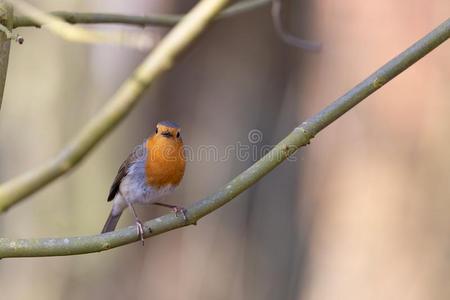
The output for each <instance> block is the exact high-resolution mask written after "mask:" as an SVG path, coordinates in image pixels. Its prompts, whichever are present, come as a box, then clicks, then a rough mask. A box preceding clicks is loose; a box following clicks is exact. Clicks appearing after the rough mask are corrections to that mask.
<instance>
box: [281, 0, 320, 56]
mask: <svg viewBox="0 0 450 300" xmlns="http://www.w3.org/2000/svg"><path fill="white" fill-rule="evenodd" d="M281 11H282V2H281V0H273V1H272V19H273V26H274V27H275V31H276V32H277V34H278V35H279V36H280V38H281V40H283V42H285V43H286V44H288V45H290V46H293V47H297V48H300V49H304V50H307V51H311V52H317V51H320V48H321V44H320V43H318V42H314V41H308V40H304V39H300V38H298V37H296V36H294V35H292V34H291V33H289V32H288V31H287V30H286V29H285V28H284V26H283V21H282V18H281Z"/></svg>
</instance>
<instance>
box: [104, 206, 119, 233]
mask: <svg viewBox="0 0 450 300" xmlns="http://www.w3.org/2000/svg"><path fill="white" fill-rule="evenodd" d="M121 215H122V212H120V213H119V214H117V215H113V212H112V210H111V213H110V214H109V217H108V220H106V223H105V226H103V230H102V233H105V232H110V231H114V229H116V226H117V223H118V222H119V219H120V216H121Z"/></svg>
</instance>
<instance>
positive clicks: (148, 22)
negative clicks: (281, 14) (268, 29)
mask: <svg viewBox="0 0 450 300" xmlns="http://www.w3.org/2000/svg"><path fill="white" fill-rule="evenodd" d="M270 2H271V0H247V1H241V2H237V3H235V4H233V5H232V6H230V7H229V8H227V9H225V10H224V11H223V12H222V13H220V14H219V15H218V16H217V17H216V20H219V19H223V18H228V17H232V16H235V15H238V14H241V13H245V12H248V11H251V10H254V9H256V8H259V7H263V6H266V5H268V4H270ZM50 14H52V15H54V16H56V17H59V18H61V19H63V20H64V21H66V22H68V23H71V24H126V25H136V26H164V27H171V26H175V25H176V24H177V23H178V22H179V21H180V20H181V19H182V18H183V17H184V16H183V15H169V14H155V15H145V16H130V15H121V14H108V13H76V12H66V11H56V12H52V13H50ZM40 25H41V24H39V23H37V22H36V21H34V20H33V19H31V18H30V17H27V16H16V17H14V28H17V27H30V26H31V27H39V26H40Z"/></svg>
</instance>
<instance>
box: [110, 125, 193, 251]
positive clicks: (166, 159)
mask: <svg viewBox="0 0 450 300" xmlns="http://www.w3.org/2000/svg"><path fill="white" fill-rule="evenodd" d="M185 165H186V159H185V156H184V149H183V140H182V139H181V135H180V126H178V125H177V124H176V123H174V122H170V121H162V122H159V123H158V124H157V125H156V130H155V133H154V134H153V135H152V136H151V137H149V138H148V139H147V140H145V141H144V143H143V144H141V145H138V146H137V147H136V148H134V150H133V151H132V152H131V153H130V155H129V156H128V158H127V159H126V160H125V161H124V162H123V163H122V165H121V166H120V168H119V171H118V172H117V175H116V178H115V179H114V182H113V184H112V186H111V189H110V190H109V195H108V201H113V204H112V209H111V213H110V214H109V217H108V219H107V220H106V223H105V226H104V227H103V230H102V233H105V232H109V231H113V230H114V229H115V228H116V225H117V222H118V221H119V218H120V215H121V214H122V212H123V211H124V209H125V208H127V207H129V208H130V209H131V211H132V213H133V215H134V218H135V220H136V229H137V232H138V235H139V236H140V238H141V240H142V243H144V230H143V226H142V222H141V221H140V220H139V218H138V216H137V214H136V211H135V210H134V206H133V205H134V204H136V203H139V204H154V205H160V206H164V207H168V208H171V209H173V210H174V211H175V213H176V214H177V215H179V214H181V216H182V217H183V218H184V219H185V220H187V219H186V215H185V209H184V208H182V207H179V206H176V205H169V204H165V203H161V202H157V200H158V199H160V198H161V197H163V196H165V195H168V194H170V193H171V192H173V190H174V189H175V188H176V187H177V186H178V185H179V183H180V181H181V179H182V178H183V175H184V169H185Z"/></svg>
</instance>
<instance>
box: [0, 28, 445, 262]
mask: <svg viewBox="0 0 450 300" xmlns="http://www.w3.org/2000/svg"><path fill="white" fill-rule="evenodd" d="M449 37H450V19H448V20H447V21H445V22H444V23H442V24H441V25H439V26H438V27H437V28H436V29H434V30H433V31H432V32H430V33H429V34H427V35H426V36H425V37H423V38H422V39H420V40H419V41H418V42H416V43H415V44H414V45H412V46H411V47H410V48H408V49H407V50H405V51H404V52H403V53H401V54H400V55H398V56H397V57H395V58H394V59H392V60H391V61H389V62H388V63H387V64H385V65H384V66H382V67H381V68H380V69H378V70H377V71H376V72H375V73H373V74H372V75H370V76H369V77H368V78H367V79H365V80H364V81H362V82H361V83H359V84H358V85H357V86H355V87H354V88H353V89H351V90H350V91H349V92H347V93H346V94H345V95H343V96H342V97H340V98H338V99H337V100H336V101H335V102H333V103H332V104H330V105H329V106H327V107H326V108H325V109H323V110H322V111H321V112H319V113H318V114H316V115H314V116H312V117H311V118H309V119H308V120H306V121H305V122H303V123H302V124H301V125H300V126H299V127H297V128H295V129H294V130H293V131H292V132H291V133H290V134H289V135H288V136H287V137H286V138H284V139H283V140H282V141H281V142H280V143H279V144H277V145H276V146H275V147H274V148H273V149H272V150H271V151H270V152H269V153H268V154H267V155H265V156H264V157H263V158H261V159H260V160H259V161H257V162H256V163H255V164H254V165H252V166H251V167H250V168H248V169H247V170H245V171H244V172H242V173H241V174H240V175H238V176H237V177H236V178H234V179H233V180H232V181H230V182H229V183H228V184H227V185H226V186H224V187H223V188H221V189H220V190H219V191H218V192H216V193H215V194H213V195H211V196H209V197H207V198H204V199H202V200H199V201H197V202H196V203H194V204H193V205H192V206H191V207H190V208H189V209H188V211H187V217H188V219H189V221H190V224H195V223H196V222H197V221H198V220H199V219H200V218H202V217H204V216H206V215H208V214H209V213H211V212H213V211H214V210H216V209H218V208H220V207H221V206H223V205H225V204H226V203H228V202H229V201H231V200H232V199H233V198H235V197H236V196H237V195H239V194H240V193H242V192H243V191H245V190H246V189H248V188H249V187H250V186H251V185H252V184H254V183H255V182H256V181H258V180H259V179H260V178H262V177H263V176H264V175H266V174H267V173H269V172H270V171H271V170H272V169H274V168H275V167H276V166H278V165H279V164H280V163H281V162H283V161H284V160H285V159H286V158H287V157H289V156H290V155H292V154H293V153H294V152H295V151H296V150H297V149H298V148H300V147H302V146H305V145H307V144H309V142H310V140H311V139H312V138H313V137H314V136H315V135H316V134H317V133H319V132H320V131H321V130H322V129H324V128H325V127H326V126H328V125H330V124H331V123H332V122H334V121H335V120H336V119H338V118H339V117H340V116H342V115H343V114H344V113H345V112H347V111H349V110H350V109H351V108H353V107H354V106H355V105H357V104H358V103H359V102H361V101H362V100H363V99H365V98H366V97H368V96H369V95H370V94H372V93H373V92H375V91H376V90H378V89H379V88H381V87H382V86H383V85H384V84H386V83H387V82H389V81H390V80H392V79H393V78H394V77H395V76H397V75H398V74H400V73H401V72H403V71H404V70H406V69H407V68H408V67H410V66H411V65H413V64H414V63H415V62H416V61H418V60H419V59H421V58H422V57H424V56H425V55H426V54H428V53H429V52H431V51H432V50H433V49H435V48H436V47H437V46H439V45H440V44H442V43H443V42H444V41H446V40H447V39H448V38H449ZM186 225H188V224H184V223H183V220H182V218H179V217H176V216H175V215H174V214H169V215H165V216H162V217H159V218H157V219H154V220H151V221H148V222H146V223H145V224H144V231H145V237H150V236H154V235H157V234H161V233H164V232H167V231H169V230H173V229H175V228H179V227H182V226H186ZM149 228H151V229H152V231H153V232H152V233H150V232H149ZM137 240H139V237H138V235H137V233H136V228H135V227H134V226H132V227H128V228H125V229H121V230H117V231H115V232H111V233H107V234H103V235H94V236H83V237H70V238H42V239H19V240H14V239H8V238H0V258H5V257H28V256H56V255H74V254H84V253H91V252H99V251H104V250H107V249H111V248H114V247H118V246H121V245H125V244H128V243H132V242H135V241H137Z"/></svg>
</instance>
